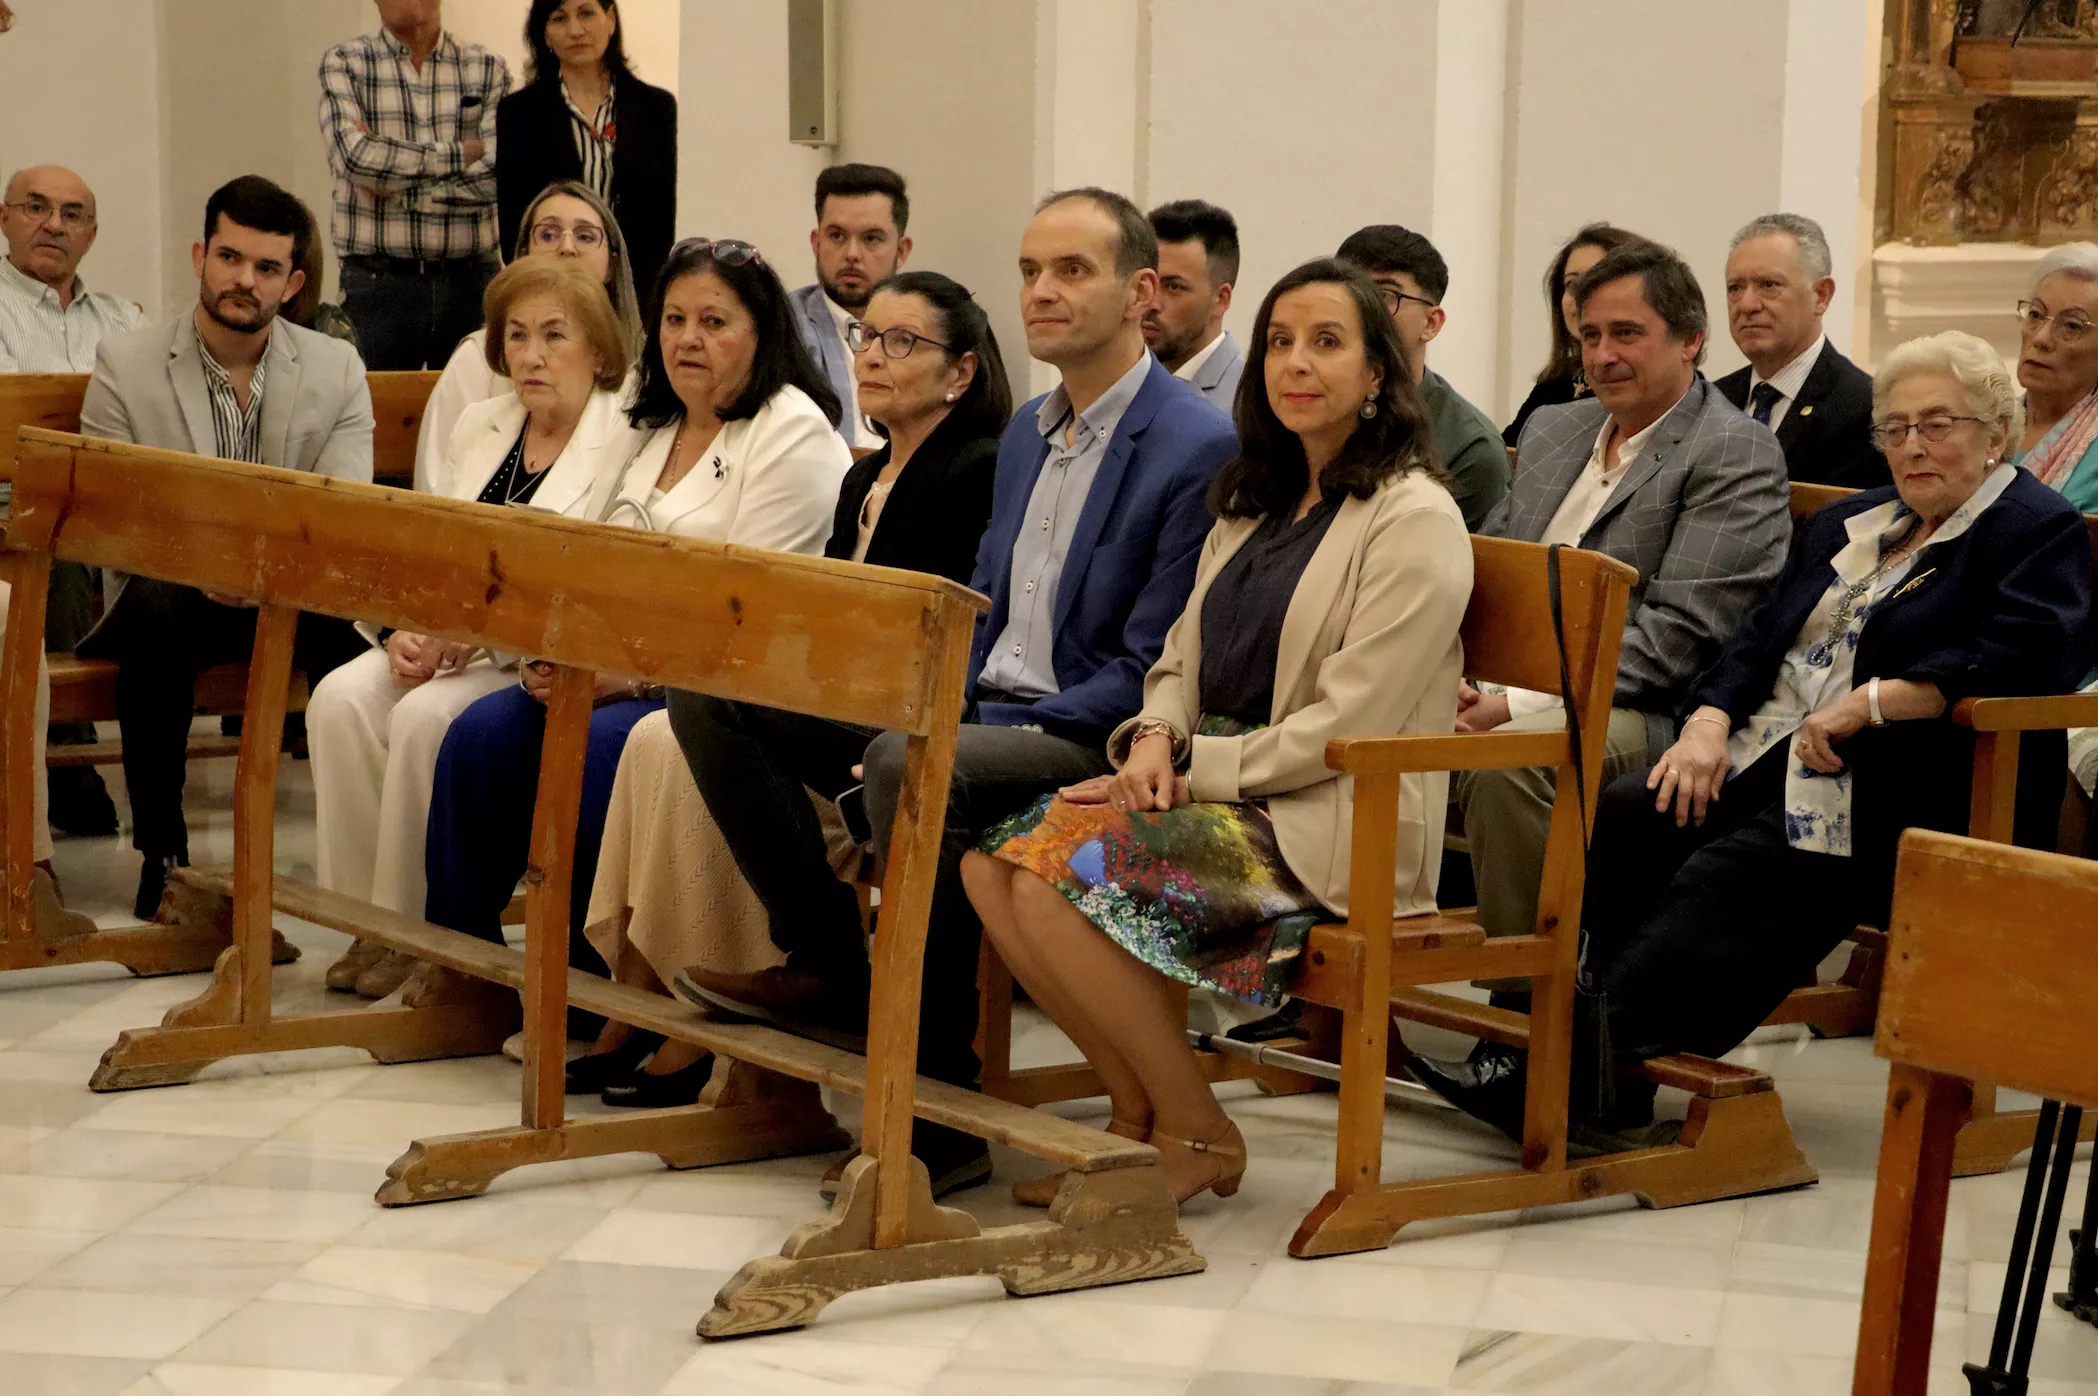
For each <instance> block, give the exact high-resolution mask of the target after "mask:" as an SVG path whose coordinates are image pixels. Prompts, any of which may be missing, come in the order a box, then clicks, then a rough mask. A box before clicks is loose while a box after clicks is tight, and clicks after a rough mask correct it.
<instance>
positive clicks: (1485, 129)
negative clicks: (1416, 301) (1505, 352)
mask: <svg viewBox="0 0 2098 1396" xmlns="http://www.w3.org/2000/svg"><path fill="white" fill-rule="evenodd" d="M1508 18H1509V0H1441V2H1440V4H1439V5H1438V6H1437V10H1436V16H1435V142H1434V151H1435V170H1434V176H1433V185H1432V187H1433V190H1434V205H1433V217H1432V218H1431V220H1430V222H1429V225H1428V227H1427V228H1425V229H1423V231H1424V232H1426V233H1427V235H1428V236H1429V238H1431V239H1432V240H1433V241H1434V243H1435V248H1436V250H1437V251H1438V252H1440V253H1442V257H1443V260H1444V261H1445V262H1447V263H1449V267H1450V289H1449V292H1448V294H1446V295H1445V296H1444V297H1443V309H1444V311H1445V313H1446V315H1447V317H1448V318H1447V319H1446V321H1445V322H1444V325H1443V330H1442V333H1441V334H1440V335H1438V336H1436V339H1435V343H1434V345H1433V347H1432V348H1431V349H1430V350H1429V353H1428V362H1429V363H1430V364H1431V365H1433V366H1434V368H1435V371H1436V372H1437V373H1440V374H1441V375H1442V376H1443V377H1445V378H1447V379H1449V380H1450V384H1451V386H1453V387H1454V388H1456V389H1457V391H1458V392H1459V393H1461V394H1463V395H1464V396H1465V397H1467V398H1469V399H1471V400H1472V401H1473V402H1474V403H1477V404H1479V405H1480V406H1481V407H1482V408H1484V409H1485V410H1486V411H1487V412H1488V413H1489V414H1491V413H1492V411H1493V404H1495V403H1496V402H1498V401H1499V400H1500V395H1501V393H1500V389H1501V384H1500V353H1499V350H1500V325H1501V202H1502V199H1501V194H1502V162H1503V158H1504V154H1505V145H1506V126H1507V123H1506V121H1505V117H1506V114H1507V102H1506V89H1507V80H1508Z"/></svg>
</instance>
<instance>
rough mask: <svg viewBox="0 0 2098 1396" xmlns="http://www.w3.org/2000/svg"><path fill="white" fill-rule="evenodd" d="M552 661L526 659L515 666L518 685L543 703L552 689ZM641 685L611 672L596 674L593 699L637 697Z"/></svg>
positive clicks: (608, 699) (553, 666)
mask: <svg viewBox="0 0 2098 1396" xmlns="http://www.w3.org/2000/svg"><path fill="white" fill-rule="evenodd" d="M555 667H556V666H555V665H554V662H553V661H552V660H550V659H528V660H526V661H525V662H524V663H523V664H520V665H519V666H518V667H517V682H518V686H519V687H521V688H523V689H524V691H525V692H527V693H529V694H531V695H532V696H533V697H534V698H536V699H538V700H539V701H540V702H542V703H544V702H545V701H546V700H547V698H548V696H549V695H551V694H552V693H553V691H554V669H555ZM641 687H642V686H641V685H640V684H639V683H637V682H636V681H634V680H633V679H622V678H619V677H617V676H616V675H612V674H599V675H598V676H597V686H596V692H595V694H594V701H596V702H599V703H608V702H612V701H614V700H616V699H620V698H639V697H640V696H641Z"/></svg>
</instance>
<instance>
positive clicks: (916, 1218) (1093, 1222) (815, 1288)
mask: <svg viewBox="0 0 2098 1396" xmlns="http://www.w3.org/2000/svg"><path fill="white" fill-rule="evenodd" d="M874 1170H875V1163H874V1160H873V1159H871V1158H860V1159H855V1160H854V1161H853V1162H852V1164H851V1165H850V1166H848V1167H847V1169H846V1170H845V1177H844V1179H843V1180H842V1182H841V1183H840V1185H839V1190H838V1200H837V1203H836V1204H835V1206H834V1207H833V1209H832V1212H831V1215H830V1217H829V1218H828V1219H826V1220H824V1221H821V1222H813V1223H811V1224H809V1225H807V1226H804V1227H801V1228H800V1229H799V1230H797V1231H796V1232H795V1233H794V1234H793V1235H792V1236H790V1237H789V1238H788V1239H787V1244H786V1245H785V1246H784V1247H783V1248H782V1249H781V1251H780V1254H778V1255H776V1256H766V1257H764V1258H762V1259H759V1260H753V1261H751V1262H750V1263H749V1264H748V1265H745V1266H744V1267H743V1268H742V1269H741V1270H740V1271H738V1272H737V1273H736V1276H735V1278H734V1279H732V1280H730V1281H729V1282H728V1283H727V1284H726V1285H724V1286H722V1288H721V1292H720V1293H719V1294H718V1295H716V1296H715V1298H714V1307H713V1309H712V1310H710V1311H709V1312H708V1313H707V1315H706V1317H704V1318H702V1319H701V1320H700V1322H699V1335H700V1336H701V1337H703V1338H732V1337H741V1336H744V1335H746V1334H751V1333H770V1332H775V1331H777V1330H779V1329H783V1328H798V1327H801V1326H802V1325H803V1324H806V1323H808V1322H810V1321H811V1320H812V1319H814V1318H815V1317H816V1316H817V1315H818V1314H820V1313H822V1312H823V1310H824V1308H825V1306H827V1305H828V1304H829V1303H830V1302H831V1301H832V1300H833V1299H836V1298H837V1297H838V1296H839V1295H841V1294H849V1293H852V1292H853V1291H855V1290H861V1289H872V1288H875V1287H877V1286H880V1285H891V1284H904V1283H908V1282H910V1281H913V1280H931V1279H944V1278H947V1277H950V1276H956V1275H996V1276H997V1277H998V1279H999V1281H1000V1283H1002V1284H1003V1285H1004V1286H1005V1289H1006V1292H1007V1293H1008V1294H1015V1295H1029V1294H1050V1293H1054V1292H1056V1291H1059V1290H1069V1289H1086V1288H1090V1287H1092V1286H1095V1285H1109V1284H1123V1283H1127V1282H1129V1281H1132V1280H1150V1279H1162V1278H1165V1277H1166V1276H1169V1275H1186V1274H1192V1273H1194V1272H1195V1271H1198V1270H1201V1269H1202V1268H1203V1267H1204V1265H1205V1263H1206V1262H1204V1261H1203V1259H1202V1257H1201V1256H1199V1255H1197V1254H1196V1253H1195V1249H1194V1247H1193V1246H1192V1245H1191V1244H1190V1243H1189V1242H1188V1239H1187V1237H1186V1236H1185V1235H1183V1234H1182V1233H1181V1231H1180V1221H1179V1215H1178V1209H1177V1208H1175V1207H1174V1205H1173V1199H1172V1195H1171V1194H1170V1193H1169V1192H1167V1191H1166V1185H1165V1177H1164V1175H1163V1174H1162V1173H1161V1172H1160V1171H1159V1169H1158V1167H1157V1166H1156V1165H1155V1164H1153V1165H1146V1166H1143V1167H1138V1168H1121V1169H1111V1170H1107V1171H1104V1172H1099V1173H1083V1174H1081V1173H1072V1174H1070V1175H1069V1176H1068V1177H1067V1178H1066V1179H1065V1182H1064V1187H1063V1191H1062V1192H1060V1193H1059V1194H1058V1195H1057V1199H1056V1203H1055V1205H1054V1206H1052V1207H1051V1208H1050V1210H1049V1217H1050V1220H1048V1221H1044V1222H1029V1223H1026V1224H1024V1225H1020V1226H1003V1227H996V1228H993V1229H992V1230H990V1231H982V1230H980V1229H979V1228H978V1226H977V1225H976V1222H975V1219H974V1218H972V1217H970V1216H969V1214H968V1213H966V1212H962V1211H959V1210H957V1209H955V1208H951V1207H940V1206H937V1205H936V1204H935V1203H934V1202H933V1200H932V1188H931V1184H930V1181H929V1179H928V1178H927V1175H926V1172H925V1165H924V1164H922V1163H919V1162H918V1161H917V1160H916V1159H913V1160H912V1161H911V1209H910V1210H911V1223H910V1228H909V1233H908V1235H909V1240H908V1241H907V1242H906V1244H904V1245H901V1246H895V1247H890V1248H886V1249H881V1250H877V1249H874V1245H873V1242H874Z"/></svg>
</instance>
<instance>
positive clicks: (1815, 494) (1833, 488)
mask: <svg viewBox="0 0 2098 1396" xmlns="http://www.w3.org/2000/svg"><path fill="white" fill-rule="evenodd" d="M1856 493H1857V491H1856V490H1851V489H1845V488H1844V487H1843V486H1841V485H1809V484H1805V483H1803V482H1801V481H1798V480H1795V481H1793V482H1792V517H1793V518H1795V519H1803V518H1805V517H1806V516H1807V515H1809V514H1812V513H1815V512H1817V511H1819V510H1821V509H1824V508H1826V507H1827V506H1828V505H1831V504H1834V503H1835V502H1836V501H1837V500H1839V499H1844V498H1847V497H1848V496H1850V495H1854V494H1856ZM2083 524H2084V527H2085V528H2087V529H2089V530H2090V533H2091V556H2092V567H2093V575H2094V576H2098V514H2085V515H2084V516H2083Z"/></svg>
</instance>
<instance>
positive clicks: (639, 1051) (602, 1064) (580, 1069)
mask: <svg viewBox="0 0 2098 1396" xmlns="http://www.w3.org/2000/svg"><path fill="white" fill-rule="evenodd" d="M662 1045H663V1038H662V1035H661V1034H660V1033H653V1032H641V1031H639V1030H636V1031H634V1032H632V1033H629V1034H628V1035H627V1040H626V1041H624V1042H622V1043H620V1044H619V1045H618V1046H617V1047H614V1048H612V1049H610V1050H609V1051H604V1052H586V1053H584V1054H583V1055H582V1056H580V1057H577V1058H576V1059H575V1060H574V1061H572V1062H570V1063H569V1064H568V1093H569V1094H570V1095H596V1094H597V1093H598V1092H599V1091H602V1090H603V1089H604V1088H605V1087H607V1086H612V1085H622V1084H624V1083H625V1082H626V1080H627V1078H628V1077H629V1076H632V1075H633V1074H634V1072H635V1070H636V1068H638V1067H639V1066H640V1065H641V1063H643V1062H645V1061H647V1060H648V1054H649V1053H651V1052H653V1051H655V1050H656V1048H658V1047H661V1046H662Z"/></svg>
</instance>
